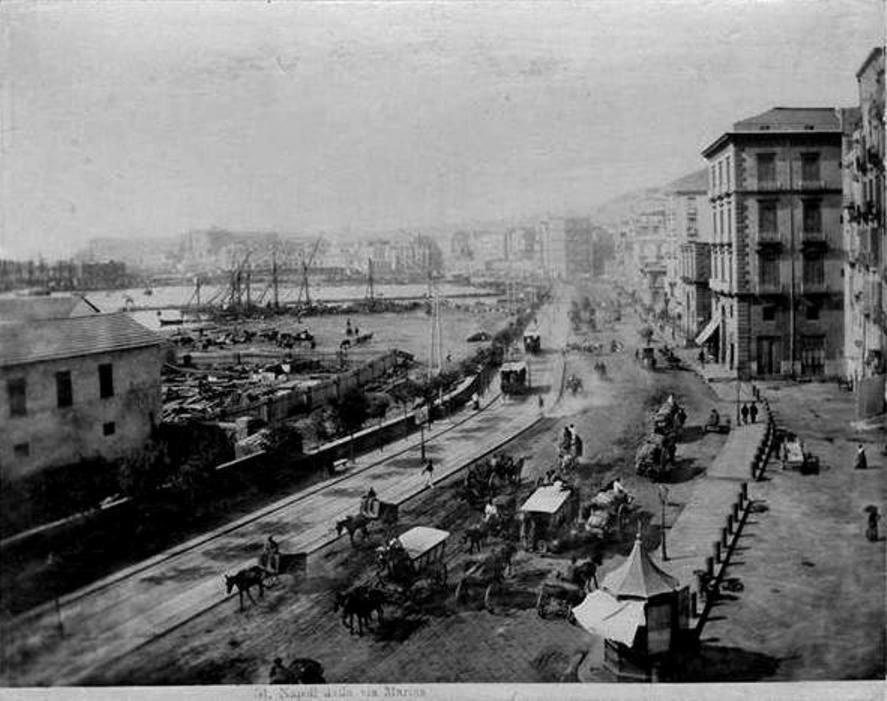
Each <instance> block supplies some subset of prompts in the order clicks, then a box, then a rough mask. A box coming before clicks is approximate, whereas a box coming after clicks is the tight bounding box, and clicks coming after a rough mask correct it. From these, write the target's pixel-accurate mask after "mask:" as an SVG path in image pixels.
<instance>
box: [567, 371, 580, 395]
mask: <svg viewBox="0 0 887 701" xmlns="http://www.w3.org/2000/svg"><path fill="white" fill-rule="evenodd" d="M566 385H567V389H568V390H570V393H571V394H573V395H575V394H577V393H578V392H581V391H582V380H581V379H579V377H577V376H576V375H570V376H569V377H568V378H567V382H566Z"/></svg>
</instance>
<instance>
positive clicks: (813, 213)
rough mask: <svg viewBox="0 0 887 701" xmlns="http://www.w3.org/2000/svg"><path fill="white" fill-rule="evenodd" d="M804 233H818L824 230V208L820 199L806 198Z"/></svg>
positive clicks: (804, 203) (804, 204) (804, 205)
mask: <svg viewBox="0 0 887 701" xmlns="http://www.w3.org/2000/svg"><path fill="white" fill-rule="evenodd" d="M803 210H804V233H810V234H818V233H821V232H822V208H821V207H820V204H819V200H804V202H803Z"/></svg>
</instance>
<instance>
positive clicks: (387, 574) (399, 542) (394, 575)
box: [377, 526, 450, 593]
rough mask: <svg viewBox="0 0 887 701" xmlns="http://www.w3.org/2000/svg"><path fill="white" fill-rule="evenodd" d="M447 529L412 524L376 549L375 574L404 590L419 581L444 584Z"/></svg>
mask: <svg viewBox="0 0 887 701" xmlns="http://www.w3.org/2000/svg"><path fill="white" fill-rule="evenodd" d="M449 537H450V533H449V531H443V530H440V529H438V528H429V527H427V526H416V527H415V528H411V529H410V530H408V531H407V532H406V533H403V534H402V535H400V536H399V537H397V538H393V539H392V540H391V541H390V542H389V543H388V544H387V545H384V546H381V547H380V548H379V549H378V561H377V564H378V567H379V571H378V575H379V580H380V581H381V582H382V583H383V584H391V585H394V586H395V587H397V588H398V589H400V590H401V591H402V592H403V593H408V592H409V591H410V590H411V589H412V588H413V587H414V586H415V585H416V584H417V583H418V582H419V581H420V580H427V581H428V582H430V583H431V584H432V585H433V586H435V587H445V586H446V583H447V564H446V546H447V539H448V538H449Z"/></svg>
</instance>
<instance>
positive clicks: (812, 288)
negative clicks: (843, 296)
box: [799, 280, 831, 295]
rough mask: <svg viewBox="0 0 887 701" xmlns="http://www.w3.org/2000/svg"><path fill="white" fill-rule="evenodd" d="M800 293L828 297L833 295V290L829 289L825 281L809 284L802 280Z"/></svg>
mask: <svg viewBox="0 0 887 701" xmlns="http://www.w3.org/2000/svg"><path fill="white" fill-rule="evenodd" d="M800 288H801V289H800V290H799V292H800V293H801V294H802V295H827V294H831V289H829V286H828V283H827V282H825V280H820V281H817V282H809V281H807V280H802V281H801V284H800Z"/></svg>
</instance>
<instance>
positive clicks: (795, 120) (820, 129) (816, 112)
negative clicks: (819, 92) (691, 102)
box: [702, 107, 841, 158]
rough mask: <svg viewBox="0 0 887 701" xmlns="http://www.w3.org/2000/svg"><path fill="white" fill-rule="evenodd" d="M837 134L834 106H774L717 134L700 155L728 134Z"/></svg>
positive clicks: (838, 122) (838, 124) (709, 152)
mask: <svg viewBox="0 0 887 701" xmlns="http://www.w3.org/2000/svg"><path fill="white" fill-rule="evenodd" d="M768 133H769V134H801V133H803V134H811V133H812V134H840V133H841V118H840V114H839V110H838V109H836V108H834V107H774V108H772V109H769V110H767V111H766V112H761V114H758V115H755V116H754V117H749V118H747V119H742V120H740V121H738V122H735V123H734V124H733V129H732V131H728V132H725V133H723V134H721V136H719V137H718V138H717V139H715V140H714V141H713V142H712V143H711V144H710V145H709V146H707V147H706V148H704V149H703V150H702V155H703V156H704V157H705V158H709V157H710V156H711V155H712V154H713V153H714V152H716V151H717V150H719V149H720V148H721V147H723V146H724V145H725V144H726V142H727V141H728V140H729V139H730V137H731V136H736V135H740V134H743V135H748V134H756V135H766V134H768Z"/></svg>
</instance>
